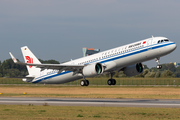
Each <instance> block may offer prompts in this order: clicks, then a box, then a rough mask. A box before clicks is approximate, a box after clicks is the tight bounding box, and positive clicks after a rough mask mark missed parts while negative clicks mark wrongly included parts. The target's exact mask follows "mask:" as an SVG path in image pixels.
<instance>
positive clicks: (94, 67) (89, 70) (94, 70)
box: [82, 63, 104, 77]
mask: <svg viewBox="0 0 180 120" xmlns="http://www.w3.org/2000/svg"><path fill="white" fill-rule="evenodd" d="M103 71H104V68H103V66H102V65H101V64H100V63H95V64H89V65H87V66H84V68H83V70H82V72H83V75H84V76H85V77H93V76H96V75H100V74H102V73H103Z"/></svg>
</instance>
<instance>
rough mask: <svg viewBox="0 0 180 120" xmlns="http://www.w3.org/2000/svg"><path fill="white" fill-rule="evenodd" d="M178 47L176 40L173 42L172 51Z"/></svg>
mask: <svg viewBox="0 0 180 120" xmlns="http://www.w3.org/2000/svg"><path fill="white" fill-rule="evenodd" d="M176 48H177V45H176V43H175V42H173V44H172V45H171V47H170V50H171V52H173V51H174V50H175V49H176Z"/></svg>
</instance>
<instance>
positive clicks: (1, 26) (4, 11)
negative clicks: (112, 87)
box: [0, 0, 180, 67]
mask: <svg viewBox="0 0 180 120" xmlns="http://www.w3.org/2000/svg"><path fill="white" fill-rule="evenodd" d="M179 6H180V1H179V0H151V1H144V0H0V60H1V61H4V60H6V59H9V58H10V56H9V52H12V53H13V55H14V56H15V57H16V58H18V59H19V60H21V61H23V57H22V53H21V51H20V47H23V46H28V47H29V48H30V49H31V51H32V52H33V53H34V54H35V55H36V56H37V58H40V59H42V60H50V59H54V60H57V61H59V62H64V61H69V60H71V59H76V58H79V57H82V56H83V53H82V48H83V47H88V48H99V49H100V50H101V51H103V50H108V49H111V48H114V47H118V46H121V45H125V44H129V43H132V42H136V41H139V40H143V39H146V38H150V37H151V36H152V35H153V36H154V37H156V36H163V37H167V38H169V40H171V41H174V42H176V44H177V49H176V50H175V51H174V52H173V53H171V54H169V55H167V56H165V57H162V58H161V59H160V63H170V62H180V57H179V53H178V52H179V50H180V47H178V46H179V45H180V40H179V39H180V15H179V12H180V7H179ZM144 64H146V65H148V67H155V66H156V62H155V61H154V60H151V61H149V62H145V63H144Z"/></svg>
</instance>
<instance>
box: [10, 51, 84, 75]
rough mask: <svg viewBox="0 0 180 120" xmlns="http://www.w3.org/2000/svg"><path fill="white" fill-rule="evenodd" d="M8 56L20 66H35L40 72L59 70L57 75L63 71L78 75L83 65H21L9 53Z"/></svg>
mask: <svg viewBox="0 0 180 120" xmlns="http://www.w3.org/2000/svg"><path fill="white" fill-rule="evenodd" d="M9 54H10V56H11V58H12V60H13V61H14V63H16V64H20V65H28V66H35V67H37V68H41V70H45V69H54V70H59V73H60V72H62V71H64V70H65V71H72V72H77V73H80V71H81V69H82V68H83V67H84V65H67V64H32V63H22V62H18V61H17V60H16V58H15V57H14V56H13V55H12V54H11V53H9Z"/></svg>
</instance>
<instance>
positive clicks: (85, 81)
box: [80, 75, 89, 86]
mask: <svg viewBox="0 0 180 120" xmlns="http://www.w3.org/2000/svg"><path fill="white" fill-rule="evenodd" d="M83 79H84V80H81V82H80V85H81V86H88V85H89V81H88V80H86V79H85V77H84V75H83Z"/></svg>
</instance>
